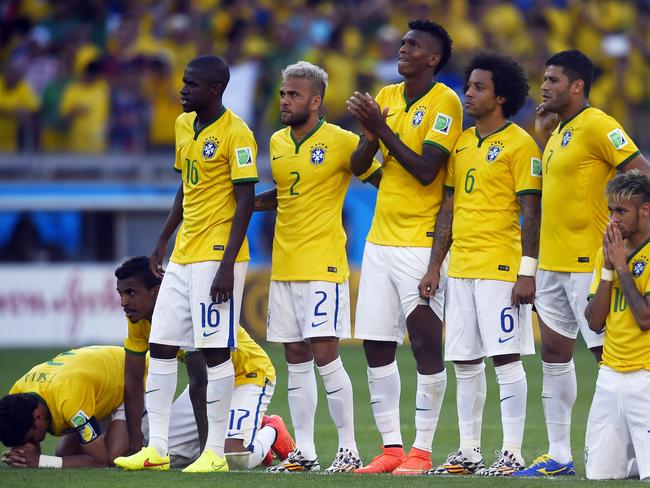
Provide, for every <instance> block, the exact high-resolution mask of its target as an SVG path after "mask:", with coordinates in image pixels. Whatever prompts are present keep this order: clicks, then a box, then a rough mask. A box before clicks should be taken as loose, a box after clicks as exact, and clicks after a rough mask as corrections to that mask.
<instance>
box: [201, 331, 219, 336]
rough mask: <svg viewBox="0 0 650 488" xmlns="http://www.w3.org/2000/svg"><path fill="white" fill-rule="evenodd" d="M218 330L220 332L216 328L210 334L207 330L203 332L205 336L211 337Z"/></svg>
mask: <svg viewBox="0 0 650 488" xmlns="http://www.w3.org/2000/svg"><path fill="white" fill-rule="evenodd" d="M217 332H219V331H218V330H215V331H214V332H210V333H209V334H208V333H207V332H203V337H210V336H211V335H214V334H216V333H217Z"/></svg>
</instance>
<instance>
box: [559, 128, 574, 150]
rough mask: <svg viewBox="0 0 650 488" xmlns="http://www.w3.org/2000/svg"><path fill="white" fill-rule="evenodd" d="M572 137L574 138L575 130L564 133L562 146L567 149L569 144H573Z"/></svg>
mask: <svg viewBox="0 0 650 488" xmlns="http://www.w3.org/2000/svg"><path fill="white" fill-rule="evenodd" d="M571 136H573V130H571V129H567V130H565V131H564V132H563V133H562V142H560V146H562V147H567V146H568V145H569V142H571Z"/></svg>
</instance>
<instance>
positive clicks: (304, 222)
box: [255, 61, 380, 473]
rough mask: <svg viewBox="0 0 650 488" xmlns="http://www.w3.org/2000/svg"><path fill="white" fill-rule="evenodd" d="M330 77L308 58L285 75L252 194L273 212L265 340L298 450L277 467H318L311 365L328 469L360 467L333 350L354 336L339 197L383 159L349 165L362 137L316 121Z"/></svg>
mask: <svg viewBox="0 0 650 488" xmlns="http://www.w3.org/2000/svg"><path fill="white" fill-rule="evenodd" d="M327 81H328V80H327V73H326V72H325V71H324V70H323V69H321V68H320V67H318V66H315V65H313V64H311V63H308V62H305V61H299V62H298V63H296V64H292V65H289V66H287V67H286V68H285V69H284V70H283V71H282V85H281V88H280V116H281V119H282V123H283V124H285V125H286V126H287V127H286V128H285V129H282V130H279V131H277V132H276V133H275V134H273V135H272V136H271V144H270V152H271V171H272V174H273V181H274V182H275V183H276V186H275V187H274V188H272V189H271V190H268V191H266V192H264V193H261V194H259V195H258V196H257V197H256V199H255V208H256V209H257V210H275V209H276V208H277V211H278V216H277V220H276V223H275V233H274V237H273V256H272V264H271V285H270V290H269V311H268V332H267V339H268V340H269V341H272V342H281V343H282V344H283V345H284V351H285V358H286V360H287V365H288V370H289V382H288V400H289V410H290V412H291V420H292V423H293V426H294V429H295V436H296V446H297V447H296V450H295V451H294V452H292V453H291V454H290V455H289V457H288V458H287V459H286V460H285V461H284V462H283V463H281V464H279V465H277V466H274V467H272V468H269V471H273V472H297V471H318V470H320V463H319V461H318V457H317V454H316V447H315V445H314V418H315V415H316V400H317V388H316V376H315V374H314V362H315V363H316V369H318V372H319V374H320V376H321V378H322V379H323V383H324V386H325V392H326V393H327V403H328V407H329V412H330V416H331V417H332V420H333V421H334V424H335V425H336V428H337V431H338V440H339V447H338V452H337V453H336V456H335V459H334V461H333V462H332V464H331V466H329V467H328V468H327V469H326V470H325V472H326V473H335V472H345V471H352V470H354V469H355V468H358V467H360V466H361V459H360V458H359V452H358V450H357V444H356V440H355V436H354V409H353V393H352V383H351V382H350V377H349V376H348V373H347V371H346V370H345V367H344V366H343V363H342V361H341V358H340V356H339V349H338V347H339V339H345V338H349V337H350V292H349V286H348V277H349V275H350V271H349V269H348V262H347V256H346V253H345V241H346V235H345V230H344V229H343V221H342V210H343V200H344V198H345V194H346V192H347V189H348V186H349V184H350V179H351V177H352V175H353V174H354V175H356V176H357V177H358V178H359V179H361V180H362V181H367V180H371V181H376V180H377V179H378V177H379V176H380V173H379V172H380V165H379V162H377V161H374V162H372V163H371V164H370V165H369V166H368V168H366V169H365V170H364V171H355V170H354V169H353V168H351V166H350V158H351V155H352V153H353V152H354V150H355V148H356V147H357V143H358V141H359V137H358V136H357V135H355V134H353V133H351V132H348V131H346V130H344V129H341V128H340V127H338V126H336V125H334V124H330V123H328V122H326V121H325V120H324V119H321V118H319V116H318V112H319V110H320V107H321V105H322V103H323V98H324V96H325V89H326V88H327Z"/></svg>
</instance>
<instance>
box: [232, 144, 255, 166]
mask: <svg viewBox="0 0 650 488" xmlns="http://www.w3.org/2000/svg"><path fill="white" fill-rule="evenodd" d="M235 155H236V156H237V166H240V167H242V166H250V165H251V164H253V150H252V149H251V148H250V147H238V148H237V149H235Z"/></svg>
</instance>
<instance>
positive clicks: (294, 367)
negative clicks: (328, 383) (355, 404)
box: [287, 361, 317, 459]
mask: <svg viewBox="0 0 650 488" xmlns="http://www.w3.org/2000/svg"><path fill="white" fill-rule="evenodd" d="M287 369H288V370H289V384H288V388H287V390H288V396H289V411H290V412H291V423H292V424H293V430H294V433H295V434H296V447H297V448H298V449H300V452H301V453H302V455H303V456H304V457H305V459H316V457H317V456H316V446H315V445H314V417H315V416H316V403H317V390H316V375H315V374H314V361H307V362H306V363H297V364H291V363H289V364H287Z"/></svg>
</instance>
